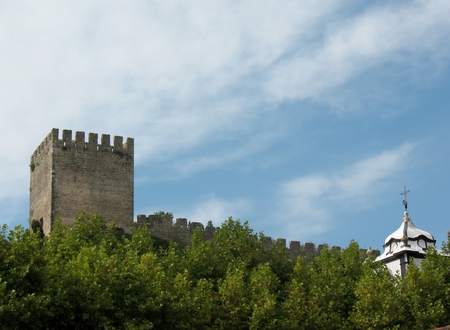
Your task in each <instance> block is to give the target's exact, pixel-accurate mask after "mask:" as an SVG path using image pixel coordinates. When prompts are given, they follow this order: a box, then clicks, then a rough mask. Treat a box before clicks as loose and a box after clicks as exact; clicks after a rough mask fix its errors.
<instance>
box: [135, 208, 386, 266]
mask: <svg viewBox="0 0 450 330" xmlns="http://www.w3.org/2000/svg"><path fill="white" fill-rule="evenodd" d="M135 225H137V226H142V225H146V226H147V227H148V228H149V229H150V233H151V235H152V236H153V237H157V238H159V239H163V240H168V241H173V242H176V243H177V244H178V245H179V246H180V247H181V248H184V247H186V246H188V245H190V243H191V235H192V233H193V231H194V230H195V229H196V228H201V230H202V231H203V239H204V240H207V241H208V240H212V239H213V238H214V232H215V228H214V227H212V226H206V227H204V226H203V224H201V223H200V222H190V223H188V221H187V219H185V218H177V219H176V221H175V222H174V221H173V215H172V214H171V213H165V214H162V215H160V214H151V215H148V216H146V215H145V214H139V215H138V216H137V223H136V224H135ZM276 244H281V246H283V247H286V239H284V238H278V239H276V240H274V239H272V238H271V237H264V242H263V245H264V248H265V249H270V248H272V247H273V246H275V245H276ZM325 248H326V249H328V248H329V247H328V245H326V244H319V245H318V246H317V248H316V246H315V244H314V243H305V244H303V245H301V244H300V242H299V241H290V242H289V247H286V249H287V252H288V255H289V258H291V259H296V258H297V257H298V256H302V257H306V258H309V259H312V258H314V257H315V256H317V254H318V253H320V251H321V250H322V249H325ZM331 249H338V250H340V249H341V248H340V247H339V246H332V247H331ZM369 249H370V248H369ZM361 251H362V252H364V253H366V252H367V251H368V250H366V249H361ZM369 253H373V255H374V256H379V255H380V251H379V250H371V249H370V250H369Z"/></svg>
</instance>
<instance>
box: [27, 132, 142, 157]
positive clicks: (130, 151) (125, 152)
mask: <svg viewBox="0 0 450 330" xmlns="http://www.w3.org/2000/svg"><path fill="white" fill-rule="evenodd" d="M49 148H58V149H61V150H76V151H82V152H90V151H94V152H97V151H101V152H110V153H112V154H118V155H120V156H127V157H133V155H134V139H133V138H127V140H126V142H125V143H123V137H122V136H114V137H113V143H112V144H111V137H110V135H109V134H102V135H101V139H100V143H99V140H98V134H97V133H89V134H88V140H87V141H86V134H85V132H78V131H77V132H75V139H73V137H72V130H66V129H65V130H63V131H62V136H61V138H59V129H58V128H53V129H52V131H51V132H50V133H49V134H48V135H47V136H46V137H45V139H44V140H43V141H42V142H41V144H40V145H39V147H37V148H36V150H35V151H34V153H33V154H32V159H33V158H36V157H37V156H38V155H39V154H41V153H46V152H48V150H49Z"/></svg>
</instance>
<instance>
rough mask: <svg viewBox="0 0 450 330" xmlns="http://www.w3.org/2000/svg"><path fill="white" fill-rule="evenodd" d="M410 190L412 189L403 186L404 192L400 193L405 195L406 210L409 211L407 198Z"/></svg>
mask: <svg viewBox="0 0 450 330" xmlns="http://www.w3.org/2000/svg"><path fill="white" fill-rule="evenodd" d="M409 192H410V190H406V186H404V187H403V192H402V193H401V194H400V195H405V199H404V200H403V205H405V211H408V201H407V200H406V195H407V194H408V193H409Z"/></svg>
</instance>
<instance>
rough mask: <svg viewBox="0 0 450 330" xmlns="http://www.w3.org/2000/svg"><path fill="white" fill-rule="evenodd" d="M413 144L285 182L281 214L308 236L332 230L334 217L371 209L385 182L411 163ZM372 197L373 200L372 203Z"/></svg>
mask: <svg viewBox="0 0 450 330" xmlns="http://www.w3.org/2000/svg"><path fill="white" fill-rule="evenodd" d="M413 148H414V145H413V144H404V145H402V146H401V147H399V148H397V149H394V150H390V151H385V152H382V153H380V154H378V155H375V156H372V157H370V158H367V159H364V160H361V161H358V162H356V163H355V164H352V165H349V166H348V167H346V168H344V169H342V170H341V171H339V172H336V173H327V174H311V175H307V176H304V177H299V178H296V179H293V180H290V181H287V182H283V183H282V184H281V185H280V187H279V195H278V206H279V208H280V209H282V210H283V211H282V214H283V215H284V216H283V217H278V218H279V219H281V221H282V222H283V223H280V225H281V226H283V227H285V228H288V229H287V231H286V232H287V233H292V232H296V233H299V234H300V235H303V236H304V237H312V236H313V235H316V234H319V233H322V232H325V231H328V230H330V229H331V227H332V225H331V223H330V219H331V218H332V217H333V216H334V217H336V215H337V214H339V213H341V212H343V211H345V212H347V213H348V212H352V210H353V212H358V211H361V210H367V209H370V207H371V205H373V204H374V202H373V201H372V198H374V197H376V196H377V195H379V194H380V193H382V191H383V189H384V185H385V184H386V183H387V182H389V180H391V179H393V178H394V176H395V175H396V174H398V173H399V172H401V171H403V170H405V169H406V168H408V167H409V166H410V160H411V152H412V150H413ZM369 200H370V203H369Z"/></svg>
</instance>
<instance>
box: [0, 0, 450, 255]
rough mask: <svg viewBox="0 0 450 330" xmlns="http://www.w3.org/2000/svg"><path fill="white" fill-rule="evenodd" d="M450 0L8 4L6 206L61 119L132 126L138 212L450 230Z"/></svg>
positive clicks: (17, 198)
mask: <svg viewBox="0 0 450 330" xmlns="http://www.w3.org/2000/svg"><path fill="white" fill-rule="evenodd" d="M449 17H450V2H448V1H445V0H442V1H370V2H361V1H346V2H343V1H342V2H339V1H327V0H325V1H314V2H313V1H310V2H303V1H283V0H277V1H265V0H259V1H246V2H232V1H207V2H198V1H132V2H126V3H125V2H119V1H89V2H80V1H72V2H60V1H47V2H45V4H43V3H38V2H35V1H14V2H11V1H2V2H0V77H1V78H0V95H1V97H0V128H1V129H0V137H1V139H2V141H3V148H2V153H1V154H0V170H1V172H0V173H1V175H0V219H1V221H2V222H3V223H6V224H8V226H9V227H13V226H15V225H19V224H22V225H25V226H26V225H27V221H28V188H29V168H28V164H29V157H30V155H31V153H32V152H33V151H34V150H35V148H36V147H37V146H38V144H39V143H40V142H41V141H42V140H43V138H44V137H45V136H46V135H47V134H48V132H50V130H51V129H52V128H60V129H61V130H62V129H72V130H73V131H85V132H96V133H99V134H111V135H122V136H124V137H133V138H134V139H135V214H150V213H153V212H156V211H159V210H164V211H169V212H173V213H174V216H175V217H186V218H188V219H189V220H190V221H200V222H203V223H204V224H206V223H207V221H208V220H212V221H213V223H214V224H215V225H216V226H219V225H220V224H221V223H222V222H223V221H224V220H225V219H226V218H227V217H228V216H233V217H234V218H239V219H241V220H248V221H249V224H250V227H252V228H253V229H254V230H255V231H258V232H259V231H263V232H264V234H265V235H267V236H272V237H273V238H277V237H283V238H286V239H287V240H288V241H289V240H300V241H301V242H302V243H304V242H315V243H317V244H319V243H328V244H330V245H340V246H347V245H348V244H349V242H350V240H352V239H354V240H356V241H357V242H358V243H359V244H360V245H361V246H362V247H368V246H371V247H372V248H378V249H381V248H382V244H383V242H384V239H385V238H386V237H387V236H388V235H389V234H390V233H392V232H394V231H395V230H396V229H397V228H398V227H399V226H400V223H401V219H402V217H403V206H402V196H401V195H400V193H401V192H402V191H403V186H405V185H406V186H407V188H408V189H410V190H411V193H410V194H409V195H408V201H409V211H410V216H411V218H412V220H413V222H414V223H415V225H416V226H417V227H419V228H421V229H423V230H426V231H429V232H430V233H432V234H433V235H434V237H435V238H436V240H437V241H438V246H440V245H441V244H440V243H441V242H442V241H443V240H446V235H447V230H450V221H448V216H447V210H446V208H445V206H446V203H447V202H448V197H449V193H448V191H449V186H450V175H449V165H448V164H449V163H450V153H449V151H450V145H449V143H448V141H449V139H450V130H449V124H450V112H449V104H450V78H449V77H450V66H449V61H450V20H449V19H448V18H449Z"/></svg>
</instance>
